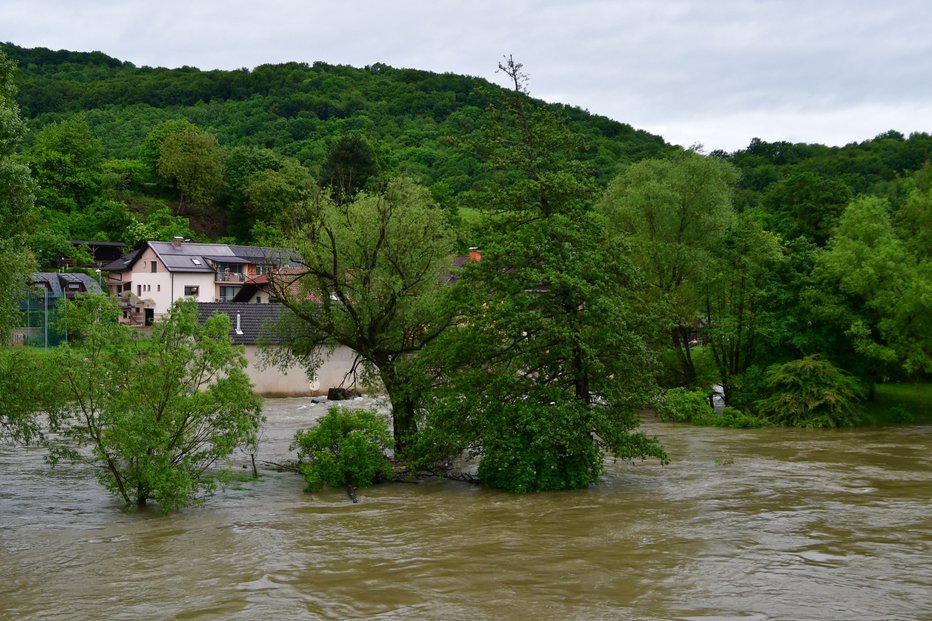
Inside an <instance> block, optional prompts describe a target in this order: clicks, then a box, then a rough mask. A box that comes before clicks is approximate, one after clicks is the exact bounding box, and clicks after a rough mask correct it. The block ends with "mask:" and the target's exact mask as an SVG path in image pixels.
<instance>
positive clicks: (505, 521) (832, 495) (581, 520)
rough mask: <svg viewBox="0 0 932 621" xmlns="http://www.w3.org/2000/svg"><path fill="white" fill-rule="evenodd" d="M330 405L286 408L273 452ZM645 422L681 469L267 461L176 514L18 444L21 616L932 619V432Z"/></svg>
mask: <svg viewBox="0 0 932 621" xmlns="http://www.w3.org/2000/svg"><path fill="white" fill-rule="evenodd" d="M325 407H326V406H325V405H324V404H315V403H313V402H312V401H311V400H310V399H277V400H268V401H267V402H266V415H267V417H268V423H267V427H266V431H265V433H264V436H265V437H264V444H263V446H262V447H261V448H260V452H259V455H258V459H259V461H260V462H263V461H267V462H276V461H279V462H280V461H284V460H286V459H288V458H289V455H288V451H287V449H288V444H289V442H290V440H291V438H292V436H293V433H294V431H295V429H297V428H299V427H303V426H307V425H309V424H310V422H311V421H312V420H313V419H314V418H315V417H316V416H319V415H320V414H322V413H323V412H324V411H325ZM644 428H645V430H646V431H647V432H648V433H650V434H652V435H656V436H658V437H660V438H661V440H662V442H663V444H664V446H665V448H666V449H667V451H668V453H669V454H670V457H671V460H672V461H671V463H670V464H669V465H667V466H661V465H659V464H658V463H656V462H655V461H644V462H637V463H633V464H632V463H625V462H618V463H609V464H608V466H607V469H606V475H605V477H604V480H603V481H602V483H601V484H600V485H599V486H597V487H593V488H591V489H587V490H582V491H574V492H560V493H549V494H536V495H527V496H515V495H511V494H508V493H504V492H498V491H494V490H489V489H485V488H482V487H479V486H475V485H470V484H466V483H457V482H450V481H440V480H427V481H424V482H421V483H416V484H415V483H408V484H402V483H397V484H387V485H381V486H377V487H374V488H369V489H363V490H360V497H359V498H360V502H359V503H358V504H352V503H350V502H349V500H348V499H347V496H346V494H345V492H344V491H343V490H334V491H327V492H324V493H307V492H304V491H303V482H302V481H301V479H300V478H299V477H298V476H297V475H295V474H291V473H287V472H285V473H278V472H274V471H272V470H270V469H266V470H264V471H263V473H262V474H263V476H262V477H261V478H260V479H259V480H258V481H254V482H244V483H240V484H236V485H234V486H232V487H231V488H228V489H227V490H225V491H223V492H221V493H219V494H218V495H216V496H215V497H213V498H211V499H209V500H208V501H207V503H206V504H205V505H204V506H202V507H197V508H191V509H187V510H185V511H182V512H180V513H177V514H173V515H169V516H160V515H159V514H158V512H157V511H155V510H146V511H143V512H141V513H140V512H136V511H130V512H126V511H123V510H122V509H121V507H120V504H119V503H118V502H117V501H115V500H114V499H113V498H112V497H110V496H108V495H107V494H106V493H105V492H104V490H103V488H102V487H100V486H99V485H98V483H97V481H96V480H95V479H94V476H93V473H92V472H91V471H90V470H88V469H86V468H84V467H76V466H59V467H58V468H57V469H56V470H54V471H52V470H50V468H49V467H48V466H47V465H46V464H45V463H44V462H43V453H42V451H41V449H24V448H20V447H10V446H0V567H2V576H3V579H2V580H0V619H11V620H12V619H16V620H19V619H68V620H71V619H242V620H250V621H253V620H256V619H275V620H277V619H361V618H365V619H445V620H452V619H535V620H542V619H687V620H709V621H711V620H724V619H741V620H760V621H765V620H777V619H781V620H782V619H786V620H799V619H845V620H848V619H904V620H906V619H910V620H912V619H932V549H930V548H932V451H930V449H932V427H928V426H906V427H897V428H885V429H857V430H848V431H831V432H826V431H807V430H787V429H765V430H727V429H710V428H700V427H691V426H681V425H669V424H660V423H656V422H652V421H648V422H646V423H645V425H644ZM238 461H239V462H240V463H239V464H238V465H242V464H245V463H246V462H247V461H248V460H247V459H246V457H245V456H240V458H239V459H238Z"/></svg>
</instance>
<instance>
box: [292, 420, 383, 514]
mask: <svg viewBox="0 0 932 621" xmlns="http://www.w3.org/2000/svg"><path fill="white" fill-rule="evenodd" d="M391 447H392V437H391V433H390V432H389V430H388V420H387V418H386V417H385V416H382V415H379V414H378V413H376V412H372V411H370V410H353V409H350V408H338V407H332V408H330V410H329V411H328V412H327V414H326V415H325V416H324V417H323V418H321V419H320V420H319V421H317V425H315V426H314V427H312V428H311V429H300V430H298V432H297V433H296V434H295V441H294V445H293V446H292V447H291V448H292V450H294V449H297V451H298V461H299V463H300V469H301V473H302V474H303V475H304V479H305V480H306V481H307V486H308V489H309V490H310V491H317V490H320V489H321V488H323V487H324V486H325V485H326V486H329V487H346V488H347V491H348V492H349V494H350V497H351V498H353V499H354V501H355V494H354V490H353V488H355V487H368V486H370V485H372V484H373V483H376V482H378V481H379V480H385V479H390V478H391V476H392V464H391V462H390V461H389V460H388V457H387V456H386V451H387V450H388V449H390V448H391Z"/></svg>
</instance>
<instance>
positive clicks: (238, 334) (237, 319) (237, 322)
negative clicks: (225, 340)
mask: <svg viewBox="0 0 932 621" xmlns="http://www.w3.org/2000/svg"><path fill="white" fill-rule="evenodd" d="M236 334H237V336H243V329H242V328H240V324H239V313H236Z"/></svg>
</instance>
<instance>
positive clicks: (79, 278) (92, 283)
mask: <svg viewBox="0 0 932 621" xmlns="http://www.w3.org/2000/svg"><path fill="white" fill-rule="evenodd" d="M32 282H33V283H34V284H36V285H45V286H46V288H47V289H48V291H49V295H50V296H52V297H58V296H61V295H64V294H65V292H66V291H67V289H68V284H69V283H78V284H79V285H81V290H82V291H83V292H86V293H102V291H101V288H100V285H99V284H97V279H96V278H92V277H91V276H88V275H87V274H82V273H80V272H79V273H71V272H36V273H34V274H33V275H32Z"/></svg>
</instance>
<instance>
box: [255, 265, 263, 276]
mask: <svg viewBox="0 0 932 621" xmlns="http://www.w3.org/2000/svg"><path fill="white" fill-rule="evenodd" d="M263 274H265V266H264V265H257V266H256V276H262V275H263Z"/></svg>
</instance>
